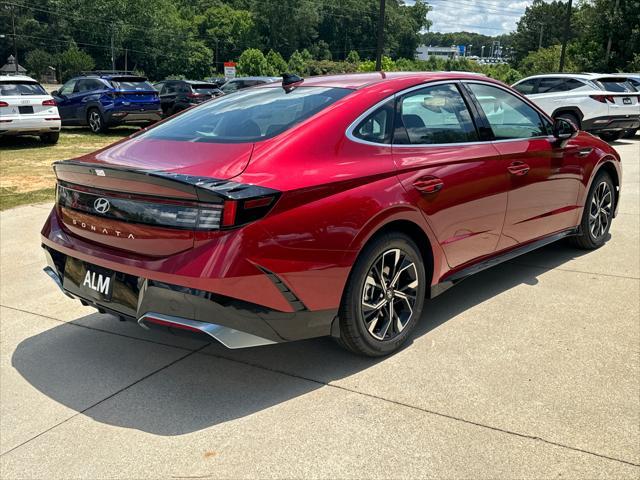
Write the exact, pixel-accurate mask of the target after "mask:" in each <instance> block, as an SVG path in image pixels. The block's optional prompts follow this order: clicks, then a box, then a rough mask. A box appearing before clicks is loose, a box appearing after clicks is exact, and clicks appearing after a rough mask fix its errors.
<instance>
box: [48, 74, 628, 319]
mask: <svg viewBox="0 0 640 480" xmlns="http://www.w3.org/2000/svg"><path fill="white" fill-rule="evenodd" d="M443 80H463V81H472V80H473V81H478V80H480V81H482V82H486V83H490V84H497V85H502V84H499V83H498V82H495V81H493V80H491V79H488V78H484V77H479V76H477V75H471V74H464V73H452V72H448V73H415V74H413V73H412V74H400V73H398V74H380V73H375V74H358V75H344V76H332V77H315V78H309V79H306V80H305V81H304V84H303V85H304V86H334V87H343V88H353V89H354V91H353V92H352V93H350V94H349V95H347V96H346V97H344V98H342V99H341V100H338V101H337V102H335V103H334V104H333V105H331V106H329V107H328V108H326V109H325V110H322V111H321V112H320V113H318V114H316V115H315V116H313V117H311V118H309V119H307V120H305V121H303V122H301V123H299V124H297V125H296V126H294V127H292V128H290V129H289V130H287V131H285V132H284V133H282V134H280V135H277V136H275V137H273V138H270V139H268V140H264V141H258V142H255V143H244V144H219V143H189V142H182V141H168V140H154V139H146V138H145V137H144V136H134V137H133V138H130V139H126V140H123V141H121V142H119V143H118V144H116V145H114V146H112V147H110V148H107V149H104V150H102V151H100V152H97V153H94V154H89V155H86V156H84V157H81V158H79V159H78V160H79V161H81V162H84V163H86V164H89V165H92V166H94V167H95V168H96V169H100V168H107V167H113V166H118V167H128V168H131V169H135V170H162V171H168V172H173V173H180V174H185V175H196V176H202V177H213V178H217V179H231V180H232V181H233V182H237V183H239V184H250V185H256V186H261V187H267V188H269V189H273V190H276V191H278V192H281V195H280V197H279V198H278V200H277V202H276V204H275V206H274V207H273V209H272V210H271V211H270V212H269V213H268V214H267V215H266V216H265V217H264V218H261V219H260V220H258V221H255V222H252V223H249V224H246V225H244V226H241V227H238V228H234V229H228V230H218V231H205V232H199V231H195V232H191V231H184V230H172V229H170V228H152V227H148V226H142V225H133V224H130V223H124V222H117V221H114V220H108V221H107V220H105V219H96V218H93V219H91V218H89V217H91V216H90V215H86V214H79V213H78V212H72V211H67V210H65V209H62V208H58V207H56V208H54V209H53V211H52V212H51V215H50V217H49V218H48V220H47V222H46V224H45V226H44V228H43V231H42V242H43V244H44V245H45V246H47V247H49V248H51V249H52V250H55V251H58V252H61V253H63V254H65V255H68V256H70V257H73V258H77V259H80V260H82V261H85V262H89V263H91V264H94V265H98V266H102V267H105V268H109V269H113V270H115V271H117V272H124V273H128V274H130V275H134V276H138V277H143V278H146V279H152V280H157V281H161V282H166V283H170V284H174V285H179V286H184V287H190V288H194V289H199V290H203V291H206V292H213V293H215V294H220V295H225V296H228V297H232V298H235V299H239V300H243V301H246V302H250V303H252V304H257V305H260V306H264V307H267V308H269V309H273V310H276V311H280V312H292V311H293V310H294V308H293V307H292V305H291V303H290V302H288V301H287V299H286V298H285V297H284V296H283V294H282V292H281V291H280V290H279V289H278V287H277V286H276V285H275V284H274V282H273V281H271V280H270V279H269V278H268V277H267V276H266V275H265V272H264V271H263V269H267V270H268V271H270V272H273V273H274V274H275V275H277V276H278V277H279V278H280V279H281V280H282V282H283V283H284V284H285V285H286V287H288V289H289V290H290V291H291V292H292V293H293V294H294V295H295V296H296V297H297V298H298V299H300V301H301V302H303V304H304V305H305V306H306V308H307V309H308V310H311V311H316V310H325V309H337V308H338V306H339V305H340V301H341V297H342V293H343V290H344V287H345V284H346V282H347V279H348V276H349V273H350V271H351V268H352V266H353V265H354V262H355V260H356V258H357V256H358V254H359V252H360V251H361V250H362V248H363V246H364V245H365V244H366V242H367V241H368V240H369V239H370V238H371V237H372V236H373V235H374V234H376V232H379V231H380V230H381V229H382V228H385V226H388V225H391V224H393V225H399V223H394V222H401V224H402V225H403V226H407V225H411V226H413V227H414V228H415V229H416V230H417V231H419V232H422V234H423V235H424V237H425V238H426V240H428V243H427V242H426V241H423V242H422V243H423V244H422V245H421V247H422V248H424V249H425V251H428V252H429V256H430V257H431V260H430V261H429V263H430V265H429V273H430V275H431V285H432V286H435V285H437V284H439V283H440V282H442V281H443V280H445V279H446V278H447V277H448V276H450V275H451V274H453V273H454V272H456V271H459V270H461V269H463V268H467V267H469V266H470V265H474V264H476V263H478V262H480V261H483V260H486V259H487V258H490V257H492V256H496V255H499V254H502V253H504V252H507V251H509V250H510V249H513V248H515V247H517V246H520V245H523V244H525V243H527V242H532V241H534V240H536V239H540V238H543V237H545V236H549V235H551V234H553V233H556V232H560V231H563V230H565V229H568V228H571V227H576V226H577V225H578V223H579V221H580V218H581V215H582V209H583V205H584V202H585V197H586V194H587V192H588V189H589V186H590V182H591V181H592V179H593V177H594V174H595V171H596V170H597V169H599V168H601V167H602V166H603V165H604V164H606V165H607V167H606V168H610V169H612V172H615V177H616V178H615V180H616V183H617V185H620V176H621V169H620V161H619V156H618V154H617V153H616V152H615V150H614V149H613V148H611V147H610V146H608V145H607V144H605V143H604V142H602V141H600V140H599V139H597V138H595V137H593V136H591V135H589V134H586V133H580V134H579V135H578V136H577V137H575V138H573V139H571V140H569V141H568V142H567V143H566V144H565V145H563V146H560V145H558V144H557V142H555V141H554V139H553V138H552V137H544V138H534V139H523V140H520V141H485V142H476V143H473V144H466V145H465V144H458V145H429V146H426V147H424V146H406V145H405V146H403V148H396V147H395V146H392V145H373V144H365V143H360V142H355V141H353V140H351V139H350V138H348V136H347V135H346V133H345V132H346V130H347V129H348V127H349V126H350V125H351V124H352V123H353V122H354V121H355V120H356V119H357V118H358V117H359V116H360V115H361V114H363V112H365V111H367V110H368V109H369V108H371V107H372V106H374V105H376V104H377V103H379V102H381V101H383V100H384V99H386V98H388V97H390V96H392V95H393V94H395V93H398V92H401V91H403V90H405V89H407V88H410V87H413V86H416V85H421V84H428V83H429V82H434V81H443ZM258 88H281V87H279V86H277V85H275V86H274V85H271V86H266V87H258ZM512 92H513V93H514V95H517V96H518V97H519V98H521V99H522V101H524V102H526V103H528V104H530V105H532V104H531V103H530V102H529V101H528V100H527V99H526V98H524V97H522V96H521V95H519V94H518V93H517V92H515V91H512ZM214 101H216V100H214ZM198 108H201V107H197V108H196V109H194V111H195V110H197V109H198ZM536 110H537V111H538V112H540V114H541V115H543V116H545V118H547V117H546V115H545V114H544V113H543V112H542V111H541V110H539V109H537V108H536ZM170 122H171V120H169V121H168V122H167V124H168V123H170ZM585 149H590V152H589V153H588V155H586V156H584V155H583V154H584V151H585ZM579 152H581V153H580V155H579V154H578V153H579ZM522 164H526V165H527V166H528V168H529V171H527V172H523V171H522V166H521V165H522ZM510 169H511V170H513V171H510ZM514 172H515V173H514ZM58 177H59V180H61V181H65V182H68V183H70V184H73V185H79V186H80V187H79V188H82V187H83V186H84V187H88V188H89V189H91V188H95V189H101V190H107V191H113V192H131V193H135V194H145V195H152V196H158V197H161V198H163V199H170V198H180V199H188V200H192V201H195V200H196V199H197V195H195V194H193V193H189V192H186V191H178V190H175V189H173V188H171V187H170V186H158V185H152V184H148V183H145V182H144V181H142V180H130V179H128V180H119V179H117V178H113V177H110V176H109V175H106V176H100V175H99V174H95V175H94V174H86V173H79V174H71V173H66V174H64V175H61V174H58ZM434 179H435V180H436V181H435V182H434ZM434 184H435V185H436V186H435V187H433V185H434ZM418 187H419V188H420V189H427V190H428V189H429V188H435V189H436V190H435V191H427V192H425V191H421V190H420V189H418ZM78 221H80V222H83V221H84V223H85V224H89V225H90V224H91V221H95V222H96V223H99V224H100V225H101V226H103V225H104V226H106V227H107V229H108V230H115V229H118V231H121V232H126V233H133V234H134V236H135V237H136V238H135V239H131V238H127V236H114V235H103V234H101V233H100V231H98V232H95V231H91V230H90V229H89V230H87V228H86V227H82V226H80V227H79V226H78V225H77V222H78ZM74 222H75V223H74ZM212 321H213V320H212Z"/></svg>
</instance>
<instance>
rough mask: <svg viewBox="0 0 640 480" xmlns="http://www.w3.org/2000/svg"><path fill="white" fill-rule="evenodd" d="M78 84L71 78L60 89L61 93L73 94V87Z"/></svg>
mask: <svg viewBox="0 0 640 480" xmlns="http://www.w3.org/2000/svg"><path fill="white" fill-rule="evenodd" d="M75 86H76V81H75V80H69V81H68V82H67V83H65V84H64V85H63V86H62V88H61V89H60V90H59V91H58V92H59V93H60V94H61V95H71V94H72V93H73V89H74V88H75Z"/></svg>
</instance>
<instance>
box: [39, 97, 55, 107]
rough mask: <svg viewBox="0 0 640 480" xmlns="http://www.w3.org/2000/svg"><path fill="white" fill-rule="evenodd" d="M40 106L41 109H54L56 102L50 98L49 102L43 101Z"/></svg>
mask: <svg viewBox="0 0 640 480" xmlns="http://www.w3.org/2000/svg"><path fill="white" fill-rule="evenodd" d="M42 106H43V107H55V106H56V101H55V100H54V99H53V98H52V99H49V100H43V101H42Z"/></svg>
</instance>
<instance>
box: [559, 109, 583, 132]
mask: <svg viewBox="0 0 640 480" xmlns="http://www.w3.org/2000/svg"><path fill="white" fill-rule="evenodd" d="M556 118H562V119H564V120H569V121H570V122H571V123H573V124H574V125H575V126H576V128H577V129H578V130H580V119H579V118H578V116H577V115H574V114H573V113H561V114H560V115H556Z"/></svg>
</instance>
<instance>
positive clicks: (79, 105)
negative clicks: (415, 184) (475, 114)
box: [0, 71, 640, 143]
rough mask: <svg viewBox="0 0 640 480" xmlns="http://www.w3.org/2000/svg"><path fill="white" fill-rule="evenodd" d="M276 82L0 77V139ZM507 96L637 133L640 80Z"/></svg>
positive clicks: (593, 77) (134, 115) (133, 116)
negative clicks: (56, 84)
mask: <svg viewBox="0 0 640 480" xmlns="http://www.w3.org/2000/svg"><path fill="white" fill-rule="evenodd" d="M277 81H280V77H241V78H234V79H231V80H229V81H227V82H224V79H222V78H212V79H209V80H208V81H205V80H202V81H201V80H163V81H161V82H157V83H155V84H153V85H152V84H151V83H149V81H148V80H147V79H146V78H145V77H142V76H139V75H134V74H131V73H129V72H114V71H94V72H87V73H84V74H83V75H81V76H78V77H74V78H72V79H70V80H69V81H67V82H66V83H65V84H64V85H63V86H62V87H61V88H60V89H59V90H56V91H53V92H52V94H51V96H50V95H48V94H47V93H46V91H45V90H44V88H43V87H42V86H41V85H40V84H39V83H38V82H37V81H35V80H34V79H32V78H30V77H25V76H7V77H0V115H2V119H1V120H0V137H1V136H5V135H7V136H8V135H38V136H40V137H41V139H42V140H43V141H44V142H47V143H56V142H57V141H58V137H59V132H60V128H61V126H88V127H89V128H90V129H91V130H92V131H93V132H95V133H99V132H103V131H105V130H106V129H108V128H109V127H113V126H117V125H141V126H146V125H149V124H152V123H155V122H157V121H158V120H160V119H161V118H164V117H167V116H171V115H174V114H176V113H178V112H180V111H183V110H185V109H187V108H190V107H193V106H196V105H199V104H201V103H203V102H206V101H208V100H210V99H212V98H215V97H218V96H221V95H225V94H229V93H233V92H235V91H238V90H242V89H244V88H249V87H254V86H257V85H262V84H268V83H273V82H277ZM513 88H515V89H516V90H518V91H519V92H520V93H522V94H524V95H526V96H528V97H529V98H530V99H531V100H532V101H534V102H535V103H536V104H537V105H538V106H540V108H542V109H543V110H544V111H545V112H546V113H547V114H548V115H550V116H551V117H552V118H554V119H556V118H563V119H566V120H569V121H571V122H572V123H573V124H574V125H576V127H578V128H579V129H582V130H584V131H587V132H590V133H593V134H595V135H598V136H600V137H601V138H602V139H604V140H606V141H615V140H617V139H619V138H621V137H632V136H634V135H635V134H636V132H637V130H638V128H640V74H630V75H604V74H593V73H585V74H545V75H536V76H532V77H528V78H525V79H523V80H520V81H519V82H517V83H515V84H514V85H513ZM56 106H57V108H56ZM493 114H494V115H500V112H494V113H493Z"/></svg>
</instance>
